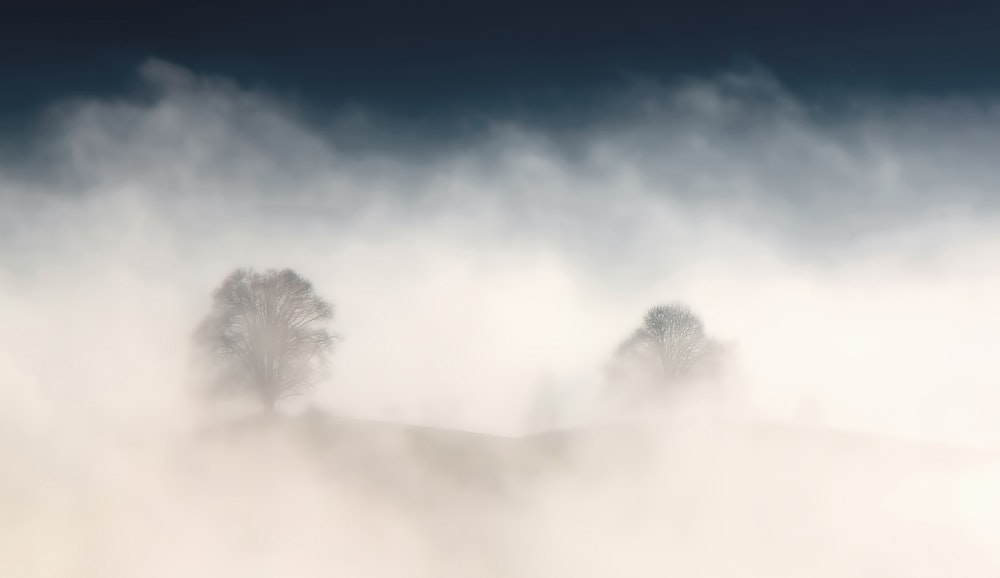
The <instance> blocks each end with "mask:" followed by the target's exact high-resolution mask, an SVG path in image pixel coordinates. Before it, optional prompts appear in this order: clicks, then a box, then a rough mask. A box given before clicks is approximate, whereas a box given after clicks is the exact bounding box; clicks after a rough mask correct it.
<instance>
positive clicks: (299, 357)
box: [197, 269, 335, 410]
mask: <svg viewBox="0 0 1000 578" xmlns="http://www.w3.org/2000/svg"><path fill="white" fill-rule="evenodd" d="M331 319H333V307H332V306H331V305H330V304H329V303H327V302H326V301H324V300H323V299H322V298H321V297H319V296H317V295H316V294H315V292H314V291H313V287H312V284H311V283H310V282H309V281H307V280H305V279H304V278H302V277H301V276H299V274H298V273H295V272H294V271H292V270H291V269H283V270H273V269H272V270H268V271H265V272H263V273H258V272H256V271H254V270H252V269H237V270H236V271H233V272H232V273H231V274H230V275H229V276H228V277H226V279H225V281H223V283H222V285H221V286H220V287H219V288H218V289H217V290H216V291H215V293H214V294H213V296H212V310H211V312H210V313H209V315H208V316H207V317H206V318H205V320H204V321H203V322H202V323H201V325H200V326H199V328H198V331H197V339H198V341H199V343H200V345H201V346H202V347H203V348H204V351H205V352H206V353H208V354H209V358H210V360H212V361H214V362H215V363H216V364H217V366H218V369H220V370H221V371H220V374H219V377H220V379H219V381H218V384H217V385H218V386H219V389H220V390H224V391H225V390H228V391H233V390H236V391H249V392H251V393H253V394H254V395H256V396H257V397H258V398H259V399H260V401H261V402H262V403H263V404H264V406H265V407H266V408H267V409H268V410H273V409H274V406H275V404H276V403H277V401H278V400H280V399H283V398H286V397H289V396H291V395H296V394H299V393H302V392H303V391H305V390H306V389H308V388H310V387H311V386H312V385H313V383H312V380H313V377H314V375H315V372H316V370H317V369H318V367H319V365H320V364H321V363H322V362H323V361H324V359H325V357H326V355H327V354H328V353H329V352H330V351H331V350H332V347H333V342H334V339H335V338H334V336H333V335H331V334H330V333H329V332H328V331H327V329H326V325H327V323H328V322H329V321H330V320H331Z"/></svg>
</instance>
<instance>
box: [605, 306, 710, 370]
mask: <svg viewBox="0 0 1000 578" xmlns="http://www.w3.org/2000/svg"><path fill="white" fill-rule="evenodd" d="M717 350H718V346H717V344H715V342H713V341H712V340H711V339H709V338H708V337H707V336H706V335H705V327H704V324H703V323H702V321H701V319H699V318H698V316H697V315H695V314H694V313H692V312H691V310H690V309H688V308H687V307H686V306H684V305H682V304H679V303H674V304H669V305H658V306H656V307H653V308H652V309H650V310H649V311H647V312H646V315H645V317H643V320H642V325H641V326H640V327H639V329H637V330H636V331H635V332H634V333H633V334H632V335H630V336H629V337H628V339H626V340H625V341H624V342H622V344H621V345H620V346H619V347H618V350H617V356H616V357H617V361H619V365H621V364H624V365H626V366H629V368H630V369H632V370H635V369H638V370H639V371H641V372H642V373H644V374H645V375H646V376H648V377H651V378H652V379H653V380H654V381H658V382H675V381H679V380H682V379H685V378H688V377H691V376H692V375H693V374H695V373H696V371H697V370H698V369H699V368H701V367H702V366H703V365H704V364H705V362H706V361H707V360H709V359H710V358H712V357H715V353H716V352H717Z"/></svg>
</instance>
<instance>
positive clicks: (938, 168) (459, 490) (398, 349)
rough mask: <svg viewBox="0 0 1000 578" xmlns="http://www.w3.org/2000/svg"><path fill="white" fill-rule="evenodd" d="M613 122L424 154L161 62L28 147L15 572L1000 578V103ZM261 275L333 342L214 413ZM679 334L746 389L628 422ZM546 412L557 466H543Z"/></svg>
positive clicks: (15, 454)
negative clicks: (215, 352)
mask: <svg viewBox="0 0 1000 578" xmlns="http://www.w3.org/2000/svg"><path fill="white" fill-rule="evenodd" d="M594 98H595V99H596V100H598V101H600V105H599V106H593V107H590V108H587V109H586V112H581V113H580V118H578V119H575V121H574V122H573V123H565V122H550V123H547V122H545V121H544V119H538V118H535V119H529V118H518V117H516V116H502V115H501V116H497V117H496V118H487V119H469V121H468V126H469V127H471V128H468V129H467V130H464V131H460V134H454V133H450V134H445V133H446V131H435V130H434V129H433V128H432V127H431V126H430V125H428V126H427V127H423V128H418V129H414V128H412V127H409V128H405V129H404V127H399V133H400V137H399V140H396V139H395V138H394V132H393V130H394V125H393V121H391V120H389V119H386V118H385V117H382V116H380V115H379V114H378V112H377V111H369V110H366V109H364V108H363V107H354V108H343V109H334V110H330V111H327V113H326V114H310V115H307V114H305V113H304V112H302V111H301V110H299V109H297V108H296V106H295V105H294V103H291V102H288V101H283V100H282V99H281V98H280V97H278V96H275V95H268V94H263V93H259V92H255V91H252V90H248V89H246V88H244V87H241V86H239V85H237V84H236V83H234V82H232V81H230V80H227V79H224V78H215V77H210V76H205V75H201V74H199V73H198V72H197V71H189V70H186V69H183V68H181V67H179V66H176V65H173V64H170V63H166V62H162V61H150V62H148V63H146V64H144V65H143V66H142V67H141V69H140V70H139V71H138V74H137V85H136V87H135V89H134V91H132V92H129V93H126V94H122V95H120V96H119V97H117V98H114V99H94V98H86V97H73V98H69V97H68V98H66V99H64V100H62V101H59V102H57V103H55V104H54V105H53V106H52V107H50V109H48V110H47V112H46V113H45V115H44V116H43V117H42V118H40V119H39V120H38V121H37V123H36V125H35V128H34V129H33V131H32V133H31V134H30V135H17V136H10V137H8V138H7V140H6V141H5V142H4V145H5V146H4V147H3V149H2V150H4V151H8V152H7V157H6V158H3V157H0V195H2V206H0V256H2V258H0V312H2V324H0V455H2V456H3V458H4V459H2V460H0V567H2V568H3V572H2V574H3V575H4V576H14V577H21V576H32V577H34V576H60V577H62V576H100V577H108V578H118V577H122V578H124V577H130V578H131V577H138V576H143V577H144V576H241V577H251V576H287V577H298V576H320V575H324V576H329V575H349V576H373V577H377V578H387V577H390V576H464V577H474V576H564V575H566V576H608V575H615V576H663V575H676V576H706V577H710V578H724V577H731V576H827V575H830V576H833V575H838V576H840V575H844V574H845V573H849V574H851V575H856V576H873V577H876V576H877V577H882V576H950V575H966V576H980V575H981V576H995V575H996V572H997V570H1000V494H998V493H997V490H996V488H997V487H998V483H1000V390H998V389H997V387H996V384H997V383H1000V364H998V363H997V362H996V355H995V347H996V346H997V344H1000V298H998V297H997V295H1000V270H997V269H996V267H993V266H992V265H993V264H994V263H997V262H998V259H1000V227H998V224H1000V223H998V216H1000V212H998V210H1000V205H998V203H997V200H998V196H997V194H996V190H995V189H996V184H997V183H998V182H1000V168H998V167H997V164H996V163H995V161H994V160H993V155H992V152H993V151H994V150H996V149H997V146H998V145H1000V108H998V107H1000V102H997V101H995V100H992V99H989V98H984V97H971V96H956V97H954V98H950V99H945V98H937V99H926V98H917V97H903V96H886V95H860V94H859V95H852V96H850V97H841V98H838V99H836V100H831V101H830V102H819V101H806V100H803V99H801V98H798V97H796V95H794V94H793V93H792V92H790V91H789V90H787V89H786V88H784V87H783V86H782V85H781V84H780V82H779V81H778V80H777V79H775V78H773V77H772V76H771V75H770V74H769V73H768V72H767V71H766V70H763V69H749V70H736V71H721V72H719V73H716V74H712V75H708V76H705V77H702V78H683V79H677V80H676V81H674V82H670V83H649V82H646V83H635V84H633V85H630V86H623V87H622V88H621V91H620V92H618V93H616V94H614V95H601V96H599V97H594ZM453 120H454V119H453ZM459 120H461V119H459ZM459 124H461V123H459ZM421 131H425V132H421ZM404 133H405V134H404ZM414 143H416V144H414ZM237 267H255V268H257V269H261V270H263V269H267V268H271V267H290V268H292V269H294V270H296V271H297V272H299V273H301V274H302V275H303V276H304V277H306V278H308V279H309V280H311V281H312V282H313V284H314V286H315V287H316V291H317V292H318V293H319V294H321V295H323V296H324V297H325V298H326V299H328V300H329V301H330V302H332V303H333V304H334V305H335V307H336V315H335V317H334V321H333V324H332V330H333V331H334V332H335V333H337V334H338V335H339V336H340V337H341V339H340V340H339V342H338V343H337V346H336V350H335V352H334V355H333V357H332V362H331V368H330V372H329V375H327V376H325V377H324V379H323V380H322V381H321V382H320V383H318V384H316V389H315V391H314V392H312V393H310V394H309V395H307V396H305V397H304V398H301V399H296V400H292V401H291V402H290V403H288V404H287V405H286V406H285V407H283V408H282V410H283V411H282V415H283V416H284V417H274V418H273V419H271V420H256V418H254V415H255V411H256V410H255V409H254V408H252V407H233V406H229V405H222V406H220V405H219V404H218V403H215V402H210V401H207V400H206V399H205V398H204V396H203V395H201V394H200V391H201V390H200V385H201V383H200V381H201V374H200V372H199V368H198V366H197V363H195V362H194V361H193V360H192V354H191V339H192V333H193V330H194V327H195V326H196V325H197V324H198V322H199V320H200V319H201V318H202V317H203V316H204V315H205V314H206V312H207V310H208V307H209V298H210V295H211V292H212V290H213V289H214V288H215V287H216V286H218V284H219V283H220V281H221V280H222V279H223V277H225V276H226V275H227V274H228V273H229V272H230V271H231V270H233V269H235V268H237ZM672 301H681V302H684V303H686V304H688V305H689V306H691V308H692V309H693V310H694V311H696V312H697V313H698V314H699V315H700V316H701V317H702V319H703V320H704V322H705V324H706V327H707V329H708V331H709V332H710V333H711V334H712V335H713V336H714V337H716V338H718V339H719V340H721V341H723V342H725V343H727V344H729V345H730V355H729V357H728V358H727V363H726V365H725V371H724V375H723V378H722V380H721V383H720V384H712V385H711V386H710V385H707V384H705V385H703V384H696V385H697V386H692V387H691V388H690V389H689V390H688V391H685V392H684V393H683V394H682V395H678V396H676V397H675V398H672V399H671V400H669V403H666V405H665V407H658V408H648V407H647V408H644V410H643V411H637V410H636V409H635V408H631V409H630V408H622V407H618V406H613V405H609V404H608V403H607V401H606V398H605V397H604V396H603V395H602V391H603V389H604V388H605V383H604V375H605V374H604V368H605V365H606V363H607V362H608V360H609V358H610V356H611V354H612V353H613V351H614V349H615V347H616V346H617V345H618V343H620V342H621V340H622V339H623V338H624V337H625V336H627V335H628V334H629V332H630V331H632V330H633V329H634V328H635V327H636V326H637V324H638V323H639V321H640V320H641V318H642V314H643V312H644V311H645V310H646V309H647V308H648V307H650V306H652V305H654V304H657V303H663V302H672ZM543 383H545V384H548V386H549V387H550V389H551V392H552V394H553V395H554V396H555V399H556V401H557V403H556V405H557V408H558V411H557V412H556V413H557V415H556V416H555V417H554V418H553V420H552V422H551V423H550V424H549V427H550V428H552V429H556V430H559V431H561V432H563V433H560V434H559V435H558V436H557V437H558V439H559V440H563V441H561V442H560V443H558V444H556V446H557V447H558V448H562V449H561V450H559V451H557V450H552V449H551V448H550V447H549V446H548V445H545V444H541V446H538V445H537V444H535V442H532V441H530V440H531V439H537V438H525V437H522V436H524V435H525V434H527V433H530V432H527V431H526V429H525V428H526V426H525V418H526V415H527V414H528V413H529V412H530V410H531V405H532V403H533V400H534V399H535V397H536V395H537V393H538V390H539V387H541V385H542V384H543ZM807 406H808V407H812V408H813V409H814V410H815V411H813V412H811V414H810V415H811V420H810V421H809V423H805V421H806V420H804V419H803V415H804V414H803V407H807ZM309 408H311V409H309ZM310 412H312V413H310ZM806 413H810V412H806ZM310 415H312V416H316V415H320V416H323V417H320V418H315V417H314V418H307V416H310ZM310 419H314V421H310ZM247 420H249V421H247ZM240 424H242V425H240ZM543 429H544V428H543ZM566 432H570V433H566ZM572 432H577V433H572ZM439 436H443V437H440V439H441V440H445V441H438V440H439ZM449 436H451V437H449ZM453 438H454V439H455V440H460V441H457V442H454V443H455V444H457V445H455V446H454V447H453V446H452V445H451V444H452V442H450V441H447V440H450V439H453ZM526 440H528V441H526ZM538 447H543V449H544V451H540V450H538ZM442 448H444V449H442ZM448 448H452V449H448ZM456 448H457V449H456ZM545 448H548V449H545ZM431 450H433V451H431ZM439 450H440V452H443V454H446V455H444V457H442V456H441V455H438V453H436V452H439ZM428 452H430V453H431V454H433V456H432V457H428Z"/></svg>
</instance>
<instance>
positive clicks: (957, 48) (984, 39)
mask: <svg viewBox="0 0 1000 578" xmlns="http://www.w3.org/2000/svg"><path fill="white" fill-rule="evenodd" d="M86 4H87V5H86V6H84V3H79V2H68V1H67V2H63V1H53V0H39V1H37V2H33V3H30V4H28V3H25V4H23V5H21V6H18V5H16V3H12V2H6V3H3V7H2V8H0V74H2V75H3V76H2V78H3V90H0V111H2V114H5V115H6V116H8V117H9V116H11V115H16V116H22V115H23V114H24V113H25V112H28V111H31V110H33V109H37V107H38V106H40V105H44V104H45V103H47V102H50V101H51V100H53V99H55V98H59V97H63V96H67V95H72V94H81V93H83V94H88V93H91V94H93V93H96V94H102V93H113V92H117V91H120V90H123V89H126V88H127V87H128V85H129V83H130V82H133V81H134V73H135V69H136V67H137V66H138V64H139V63H141V62H142V61H143V60H145V59H146V58H148V57H159V58H163V59H166V60H170V61H172V62H175V63H178V64H181V65H183V66H187V67H190V68H193V69H195V70H197V71H199V72H212V73H220V74H224V75H226V76H230V77H234V78H236V79H238V80H239V81H241V82H243V83H246V84H247V85H249V86H259V87H265V88H267V89H269V90H273V91H276V92H279V93H283V94H286V95H292V96H297V97H300V98H302V99H304V100H307V101H310V100H311V101H315V102H361V103H364V104H367V105H372V106H375V107H377V108H381V109H384V110H388V111H394V112H397V113H401V114H404V115H405V114H425V113H432V112H435V111H447V110H459V109H476V108H477V107H480V108H483V109H502V108H504V107H511V106H513V107H529V108H530V107H532V106H535V105H538V106H545V105H551V104H555V105H558V104H559V103H560V102H564V101H566V100H568V99H572V98H574V96H575V95H579V94H581V93H582V92H585V91H587V90H588V89H595V88H603V87H613V86H616V85H621V84H622V83H623V82H626V81H627V79H629V78H635V77H652V78H670V77H673V76H676V75H677V74H687V73H703V74H704V73H711V72H715V71H718V70H720V69H723V68H725V67H726V66H729V65H731V64H732V63H733V62H738V61H740V60H748V59H749V60H753V61H756V62H758V63H760V64H762V65H764V66H765V67H767V68H769V69H770V70H771V71H772V72H774V73H775V74H776V75H777V76H778V77H779V78H780V79H781V80H782V81H784V82H785V83H787V84H789V85H790V86H792V87H793V89H795V90H798V91H802V92H810V91H813V92H824V91H837V90H845V89H848V90H858V89H861V90H879V91H904V92H922V93H926V92H934V93H940V92H967V91H982V90H993V89H995V88H997V85H998V79H1000V75H998V74H997V71H996V62H997V61H998V59H997V57H998V56H1000V33H998V31H1000V3H997V2H939V3H934V4H932V3H923V2H914V1H910V2H902V1H897V2H865V1H860V0H848V1H841V2H791V1H787V0H762V1H757V2H750V1H747V2H720V1H713V0H703V1H700V2H695V1H690V2H673V3H670V2H658V3H654V2H649V3H637V2H628V1H621V2H604V3H590V2H570V1H566V2H542V1H533V2H526V1H520V0H516V1H504V2H483V3H476V2H415V1H411V2H387V1H377V0H373V1H368V2H355V3H346V2H344V3H338V2H312V1H305V0H288V1H286V2H283V3H281V4H280V5H279V4H277V3H259V2H252V1H248V2H233V1H205V2H181V1H176V2H140V1H124V0H120V1H119V0H113V1H107V0H104V1H95V2H89V3H86Z"/></svg>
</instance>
